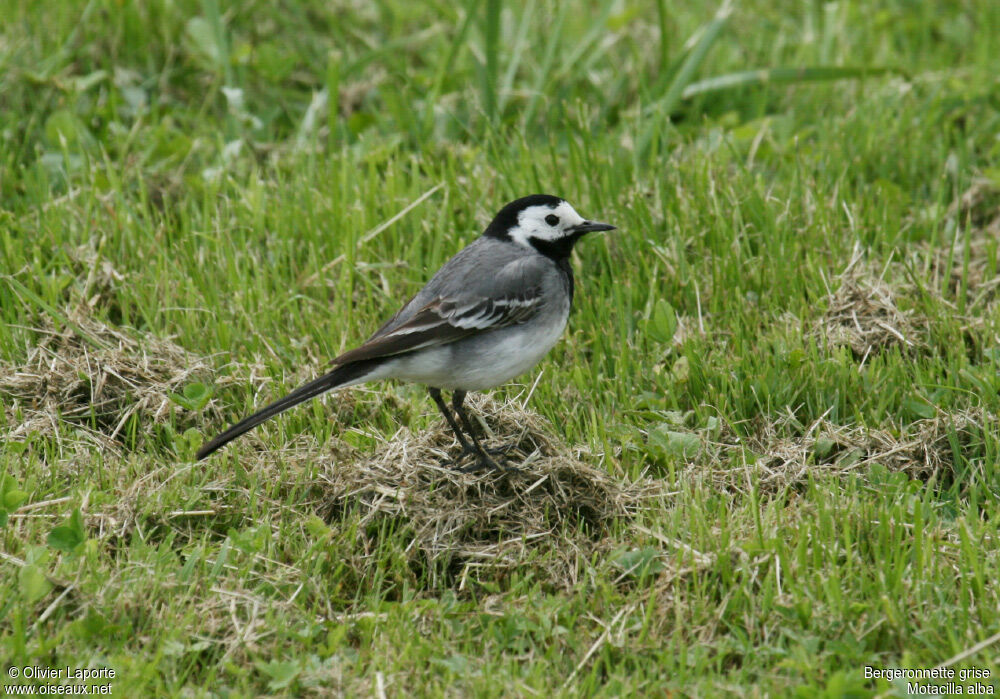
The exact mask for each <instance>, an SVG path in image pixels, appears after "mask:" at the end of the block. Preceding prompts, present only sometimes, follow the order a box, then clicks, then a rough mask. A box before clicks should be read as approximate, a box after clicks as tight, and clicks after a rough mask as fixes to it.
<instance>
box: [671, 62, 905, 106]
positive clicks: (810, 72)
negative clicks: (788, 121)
mask: <svg viewBox="0 0 1000 699" xmlns="http://www.w3.org/2000/svg"><path fill="white" fill-rule="evenodd" d="M886 73H901V71H899V70H897V69H895V68H888V67H883V66H879V67H863V66H812V67H807V68H761V69H758V70H742V71H739V72H737V73H726V74H725V75H717V76H715V77H712V78H706V79H705V80H699V81H697V82H693V83H691V84H689V85H688V86H687V87H685V88H684V91H683V92H682V93H681V99H690V98H691V97H694V96H695V95H702V94H705V93H710V92H720V91H723V90H732V89H735V88H739V87H747V86H755V85H767V84H769V83H800V82H825V81H832V80H850V79H863V78H867V77H873V76H877V75H885V74H886Z"/></svg>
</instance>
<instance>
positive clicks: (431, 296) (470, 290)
mask: <svg viewBox="0 0 1000 699" xmlns="http://www.w3.org/2000/svg"><path fill="white" fill-rule="evenodd" d="M614 229H615V227H614V226H612V225H610V224H607V223H599V222H597V221H588V220H586V219H584V218H583V217H582V216H580V214H578V213H577V212H576V211H574V209H573V207H572V206H570V204H569V202H567V201H565V200H563V199H560V198H559V197H553V196H550V195H547V194H534V195H532V196H529V197H524V198H522V199H518V200H516V201H512V202H511V203H509V204H507V205H506V206H505V207H503V208H502V209H500V212H499V213H498V214H497V215H496V217H495V218H494V219H493V221H492V222H491V223H490V225H489V226H487V228H486V230H485V231H484V232H483V235H482V236H480V237H479V238H477V239H476V240H474V241H473V242H472V243H470V244H469V245H468V246H467V247H466V248H465V249H463V250H462V251H461V252H459V253H458V254H457V255H455V256H454V257H452V258H451V259H450V260H448V262H446V263H445V265H444V266H443V267H442V268H441V269H439V270H438V272H437V274H435V275H434V276H433V277H432V278H431V280H430V281H429V282H428V283H427V285H426V286H424V288H423V289H421V290H420V291H418V292H417V294H416V295H415V296H414V297H413V298H412V299H410V300H409V301H408V302H407V303H406V304H405V305H404V306H403V307H402V308H401V309H400V310H399V311H398V312H397V313H396V315H394V316H393V317H392V318H390V319H389V320H388V321H387V322H386V323H385V324H384V325H383V326H382V327H381V328H379V329H378V330H376V331H375V334H374V335H372V336H371V337H370V338H368V340H367V341H365V343H364V344H363V345H361V346H360V347H358V348H356V349H353V350H350V351H349V352H345V353H344V354H342V355H340V356H339V357H337V358H336V359H334V360H333V364H334V365H335V366H336V368H335V369H334V370H333V371H331V372H329V373H328V374H325V375H323V376H321V377H319V378H318V379H315V380H313V381H310V382H309V383H307V384H305V385H304V386H301V387H299V388H297V389H295V390H294V391H292V392H291V393H289V394H288V395H287V396H285V397H284V398H282V399H280V400H277V401H275V402H274V403H271V404H270V405H268V406H267V407H265V408H263V409H261V410H260V411H258V412H256V413H254V414H253V415H251V416H250V417H248V418H246V419H244V420H241V421H240V422H237V423H236V424H235V425H233V426H232V427H230V428H229V429H228V430H226V431H225V432H223V433H222V434H220V435H219V436H217V437H216V438H215V439H212V440H211V441H209V442H206V443H205V444H204V445H203V446H202V447H201V449H199V450H198V454H197V458H198V459H203V458H205V457H206V456H208V455H209V454H211V453H212V452H214V451H215V450H216V449H218V448H219V447H221V446H223V445H224V444H226V443H227V442H229V441H230V440H233V439H235V438H236V437H239V436H240V435H241V434H243V433H244V432H246V431H248V430H250V429H252V428H254V427H256V426H257V425H259V424H260V423H262V422H264V421H265V420H268V419H270V418H272V417H274V416H275V415H277V414H279V413H282V412H284V411H285V410H288V409H289V408H291V407H293V406H295V405H298V404H299V403H302V402H303V401H306V400H309V399H310V398H313V397H314V396H318V395H320V394H321V393H325V392H326V391H329V390H331V389H334V388H341V387H344V386H353V385H355V384H359V383H364V382H366V381H375V380H376V379H400V380H402V381H412V382H414V383H420V384H424V385H426V386H427V387H428V390H429V391H430V394H431V398H433V399H434V402H435V403H436V404H437V407H438V409H440V411H441V413H442V414H443V415H444V417H445V420H447V421H448V425H449V426H450V427H451V429H452V431H453V432H454V433H455V436H456V437H457V438H458V441H459V443H460V444H461V445H462V449H463V453H465V454H476V455H477V456H478V459H477V464H476V468H483V467H492V468H498V466H497V464H496V462H495V461H493V459H491V458H490V456H489V454H488V453H487V451H486V450H484V449H483V447H482V445H481V444H480V443H479V439H478V438H477V437H476V433H475V431H474V430H473V429H472V423H471V421H470V420H469V416H468V415H467V414H466V411H465V409H464V408H463V407H462V403H463V402H464V400H465V395H466V393H467V392H468V391H481V390H483V389H487V388H493V387H494V386H498V385H500V384H502V383H505V382H507V381H509V380H511V379H513V378H514V377H515V376H518V375H520V374H523V373H524V372H526V371H528V370H529V369H531V368H532V367H533V366H535V364H537V363H538V362H539V360H541V358H542V357H544V356H545V355H546V354H547V353H548V351H549V350H550V349H552V346H553V345H555V343H556V340H558V339H559V336H560V335H562V332H563V328H565V327H566V320H567V318H568V317H569V309H570V304H571V303H572V301H573V270H572V268H571V267H570V263H569V255H570V252H571V251H572V250H573V245H575V244H576V242H577V241H578V240H579V239H580V238H582V237H583V236H584V235H586V234H587V233H590V232H592V231H610V230H614ZM441 389H446V390H449V391H452V392H453V393H452V401H451V404H452V407H453V408H454V410H455V412H456V413H457V414H458V418H459V419H460V420H461V421H462V426H463V427H464V428H465V431H466V432H467V433H468V436H469V437H470V438H471V439H472V444H469V441H468V440H467V439H466V438H465V435H464V434H463V433H462V429H461V428H460V427H459V425H458V423H457V422H456V421H455V416H454V415H452V413H451V411H450V410H449V409H448V406H447V405H446V404H445V402H444V400H443V399H442V398H441ZM473 445H474V446H473Z"/></svg>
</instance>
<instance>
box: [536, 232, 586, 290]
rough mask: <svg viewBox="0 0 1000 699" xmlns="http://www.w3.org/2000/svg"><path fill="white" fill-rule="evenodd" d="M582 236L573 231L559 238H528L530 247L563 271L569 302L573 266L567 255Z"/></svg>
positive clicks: (572, 284)
mask: <svg viewBox="0 0 1000 699" xmlns="http://www.w3.org/2000/svg"><path fill="white" fill-rule="evenodd" d="M583 236H584V234H583V233H573V234H571V235H568V236H566V237H565V238H560V239H559V240H542V239H541V238H534V237H532V238H528V242H529V243H531V247H533V248H535V250H537V251H538V252H540V253H541V254H543V255H545V256H546V257H547V258H549V259H550V260H552V261H553V262H555V263H556V267H558V268H559V271H560V272H562V273H563V280H564V281H565V282H566V290H567V291H568V292H569V300H570V303H572V302H573V291H574V286H575V285H574V283H573V268H572V266H570V264H569V255H570V253H571V252H573V246H574V245H576V241H578V240H579V239H580V238H582V237H583Z"/></svg>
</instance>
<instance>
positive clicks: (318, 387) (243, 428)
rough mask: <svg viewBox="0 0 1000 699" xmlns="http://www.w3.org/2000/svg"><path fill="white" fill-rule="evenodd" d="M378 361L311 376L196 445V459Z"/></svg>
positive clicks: (360, 373) (357, 376) (352, 378)
mask: <svg viewBox="0 0 1000 699" xmlns="http://www.w3.org/2000/svg"><path fill="white" fill-rule="evenodd" d="M380 363H381V362H380V361H379V360H368V361H360V362H351V363H350V364H345V365H343V366H339V367H337V368H336V369H334V370H333V371H331V372H330V373H329V374H324V375H323V376H320V377H319V378H318V379H314V380H312V381H310V382H309V383H307V384H305V385H303V386H299V387H298V388H296V389H295V390H294V391H292V392H291V393H289V394H288V395H287V396H285V397H284V398H279V399H278V400H276V401H274V402H273V403H271V404H270V405H268V406H267V407H265V408H262V409H260V410H258V411H257V412H256V413H254V414H253V415H251V416H250V417H248V418H244V419H242V420H240V421H239V422H237V423H236V424H235V425H233V426H232V427H230V428H229V429H228V430H226V431H225V432H223V433H222V434H220V435H219V436H217V437H215V438H214V439H211V440H209V441H207V442H205V443H204V444H203V445H201V449H199V450H198V453H197V454H196V455H195V459H196V460H197V461H201V460H202V459H204V458H205V457H206V456H208V455H209V454H211V453H212V452H214V451H215V450H216V449H219V448H221V447H223V446H225V445H226V444H228V443H229V442H231V441H233V440H234V439H236V438H237V437H239V436H240V435H241V434H243V433H245V432H249V431H250V430H252V429H253V428H254V427H256V426H257V425H259V424H260V423H262V422H265V421H266V420H269V419H271V418H272V417H274V416H275V415H278V414H279V413H283V412H285V411H286V410H288V409H289V408H293V407H295V406H296V405H298V404H299V403H302V402H305V401H307V400H309V399H310V398H314V397H316V396H318V395H320V394H321V393H326V392H327V391H330V390H332V389H334V388H337V387H338V386H343V385H344V384H346V383H350V382H352V381H355V380H356V379H360V378H361V377H363V376H364V375H365V374H367V373H369V372H370V371H371V370H372V369H374V368H375V367H376V366H378V365H379V364H380Z"/></svg>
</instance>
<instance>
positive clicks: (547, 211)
mask: <svg viewBox="0 0 1000 699" xmlns="http://www.w3.org/2000/svg"><path fill="white" fill-rule="evenodd" d="M614 229H615V226H612V225H611V224H609V223H600V222H599V221H588V220H587V219H585V218H584V217H583V216H581V215H580V214H578V213H577V212H576V210H575V209H574V208H573V207H572V206H571V205H570V203H569V202H568V201H566V200H565V199H560V198H559V197H554V196H551V195H549V194H532V195H531V196H528V197H522V198H521V199H516V200H514V201H512V202H511V203H509V204H507V205H506V206H505V207H503V208H502V209H500V211H499V213H497V215H496V216H495V217H494V218H493V221H492V222H491V223H490V225H489V226H488V227H487V228H486V232H485V233H484V234H483V235H485V236H487V237H492V238H498V239H500V240H509V241H511V242H513V243H516V244H518V245H523V246H524V247H526V248H530V249H533V250H537V251H538V252H540V253H542V254H543V255H548V256H549V257H554V258H561V257H568V256H569V253H570V251H572V250H573V245H575V244H576V241H578V240H579V239H580V238H582V237H583V236H584V235H586V234H587V233H592V232H594V231H613V230H614Z"/></svg>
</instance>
